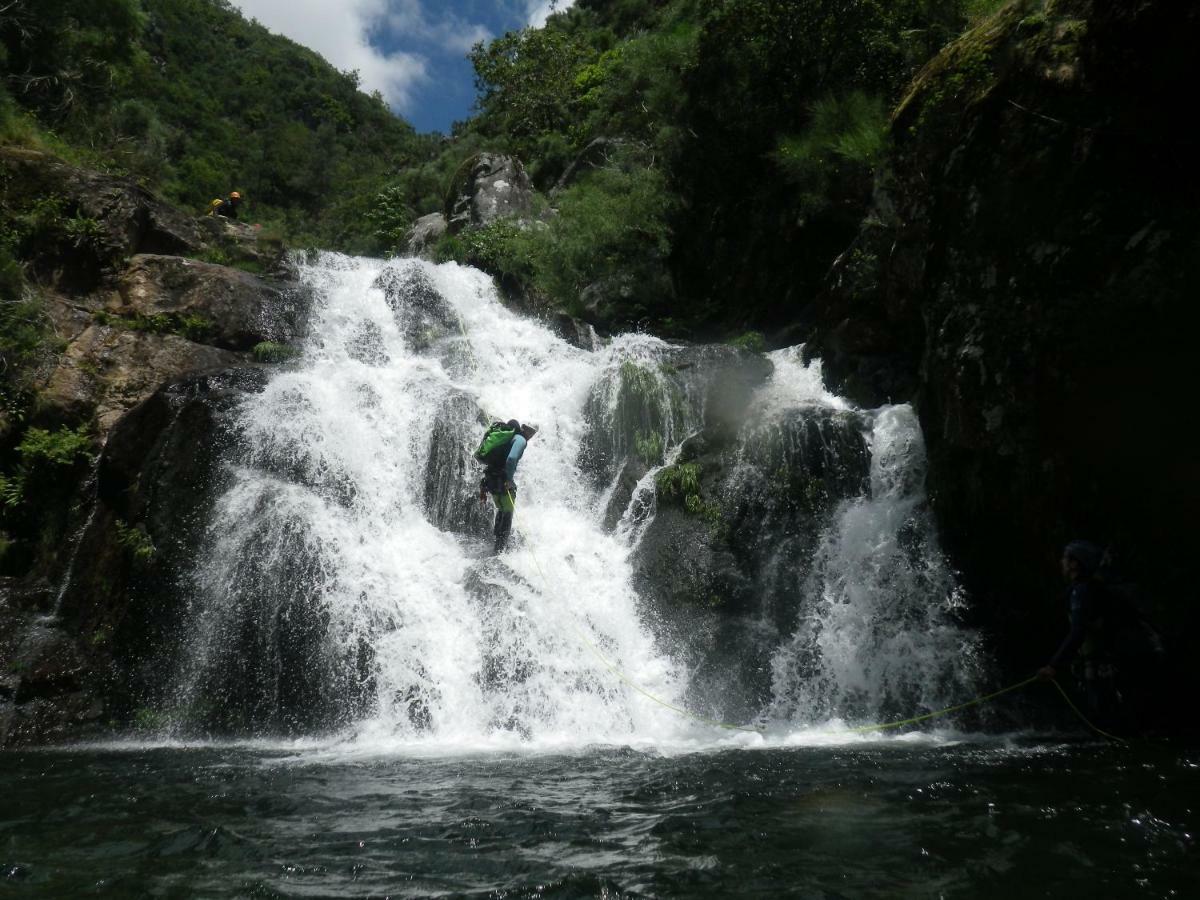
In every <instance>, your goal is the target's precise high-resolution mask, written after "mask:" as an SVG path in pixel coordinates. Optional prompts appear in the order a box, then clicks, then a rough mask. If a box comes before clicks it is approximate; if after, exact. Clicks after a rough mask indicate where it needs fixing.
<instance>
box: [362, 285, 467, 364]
mask: <svg viewBox="0 0 1200 900" xmlns="http://www.w3.org/2000/svg"><path fill="white" fill-rule="evenodd" d="M374 286H375V287H377V288H379V289H380V290H382V291H383V293H384V298H385V299H386V300H387V304H388V306H389V307H391V310H392V312H393V313H394V314H395V317H396V320H397V322H398V323H399V324H400V327H401V328H402V329H403V332H404V340H405V343H407V344H408V346H409V348H410V349H412V350H413V351H415V352H418V353H420V352H421V351H424V350H428V349H429V348H430V347H432V346H433V345H434V344H435V343H437V342H438V341H440V340H442V339H443V338H446V337H450V336H453V335H457V334H461V329H462V326H461V324H460V323H459V321H458V316H457V315H455V313H454V309H453V308H452V307H451V306H450V304H449V303H447V302H446V298H445V297H443V296H442V295H441V294H440V293H438V289H437V288H436V287H435V286H434V284H433V282H432V281H430V280H429V276H428V275H426V274H425V273H424V272H423V271H421V269H419V268H417V267H416V266H411V267H407V268H400V269H398V268H388V269H384V270H383V272H381V273H380V275H379V277H378V278H377V279H375V285H374Z"/></svg>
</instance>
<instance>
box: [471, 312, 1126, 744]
mask: <svg viewBox="0 0 1200 900" xmlns="http://www.w3.org/2000/svg"><path fill="white" fill-rule="evenodd" d="M455 319H456V320H457V321H458V328H459V331H460V332H462V336H463V341H464V342H465V343H466V347H467V354H468V355H469V356H470V357H471V360H472V362H474V363H475V364H476V365H478V361H477V360H476V358H475V351H474V348H473V347H472V346H471V339H470V338H469V337H468V336H467V329H466V325H465V323H464V322H463V320H462V317H461V316H459V315H455ZM505 493H506V494H507V495H508V502H509V503H510V504H512V507H513V511H514V513H515V512H516V506H517V501H516V499H515V498H514V497H513V495H512V492H511V491H507V490H506V491H505ZM528 549H529V558H530V559H532V560H533V564H534V565H535V566H536V567H537V570H538V574H539V575H541V577H542V582H543V584H545V585H546V590H548V591H551V592H553V590H554V589H553V588H552V587H551V586H550V579H548V578H547V577H546V573H545V572H544V571H542V564H541V563H540V562H539V561H538V558H537V554H536V553H534V552H533V546H532V545H528ZM569 624H570V626H571V630H572V631H574V632H575V635H576V636H577V637H578V638H579V639H580V640H581V641H582V642H583V643H584V645H585V646H587V648H588V649H589V650H591V651H592V653H593V654H595V656H596V658H597V659H598V660H600V662H601V663H603V664H604V667H605V668H606V669H608V670H609V671H610V672H612V673H613V674H614V675H616V676H617V678H619V679H620V680H621V681H623V682H624V683H625V684H627V685H629V687H631V688H633V690H635V691H637V692H638V693H639V694H641V695H642V696H643V697H646V698H647V699H649V700H652V701H654V702H655V703H657V704H658V705H659V706H662V707H665V708H666V709H669V710H671V711H672V712H675V713H678V714H679V715H681V716H685V717H686V718H689V719H692V720H694V721H696V722H700V723H702V724H704V725H709V726H711V727H713V728H724V729H726V730H727V731H749V732H752V733H755V734H765V733H766V732H765V729H763V728H759V727H757V726H754V725H734V724H732V723H730V722H722V721H719V720H718V719H710V718H708V717H707V716H701V715H699V714H697V713H694V712H692V711H691V710H689V709H684V708H683V707H682V706H676V705H675V704H674V703H669V702H668V701H666V700H664V699H662V698H661V697H658V696H656V695H655V694H653V693H651V692H650V691H648V690H646V689H645V688H644V687H642V686H641V685H640V684H638V683H637V682H636V681H634V680H633V679H632V678H630V677H629V676H628V675H626V674H625V673H624V672H623V671H622V670H621V669H620V668H619V667H618V666H617V665H616V664H614V663H613V662H611V661H610V660H609V659H608V657H606V656H605V655H604V654H603V653H602V652H601V651H600V648H599V647H597V646H596V645H595V644H594V643H592V641H591V640H590V639H589V638H588V636H587V635H586V634H584V633H583V631H582V630H581V629H580V628H579V627H578V626H577V625H576V624H575V623H574V622H573V621H571V622H570V623H569ZM1037 680H1038V676H1037V675H1031V676H1030V677H1029V678H1026V679H1025V680H1024V681H1019V682H1017V683H1016V684H1010V685H1009V686H1008V687H1006V688H1001V689H1000V690H998V691H993V692H992V693H990V694H984V695H983V696H980V697H976V698H975V699H974V700H969V701H967V702H966V703H959V704H957V705H955V706H947V707H946V708H945V709H939V710H936V711H934V712H930V713H925V714H924V715H920V716H912V717H910V718H907V719H899V720H897V721H895V722H881V723H878V724H875V725H859V726H857V727H855V728H850V729H847V730H848V731H849V733H851V734H862V733H864V732H867V731H885V730H887V729H889V728H903V727H904V726H905V725H915V724H917V723H918V722H927V721H929V720H930V719H936V718H939V717H941V716H946V715H949V714H950V713H955V712H958V711H959V710H963V709H969V708H970V707H972V706H979V705H980V704H983V703H987V702H988V701H990V700H995V699H996V698H997V697H1002V696H1003V695H1005V694H1009V693H1011V692H1013V691H1016V690H1020V689H1021V688H1023V687H1026V686H1028V685H1030V684H1032V683H1033V682H1035V681H1037ZM1049 680H1050V682H1051V683H1052V684H1053V685H1054V686H1055V688H1057V689H1058V692H1059V694H1061V695H1062V698H1063V700H1065V701H1066V702H1067V706H1069V707H1070V708H1071V711H1072V712H1073V713H1075V715H1076V717H1077V718H1078V719H1079V721H1081V722H1083V724H1084V725H1086V726H1087V727H1088V728H1090V729H1091V730H1092V731H1094V732H1096V733H1097V734H1100V735H1103V736H1104V737H1106V738H1108V739H1109V740H1113V741H1118V742H1120V743H1126V741H1125V739H1124V738H1120V737H1117V736H1116V735H1115V734H1109V733H1108V732H1107V731H1103V730H1102V729H1100V728H1097V727H1096V726H1095V725H1093V724H1092V723H1091V722H1090V721H1089V720H1088V718H1087V716H1085V715H1084V714H1083V712H1082V711H1080V709H1079V707H1077V706H1076V705H1075V703H1074V702H1073V701H1072V700H1071V698H1070V697H1069V696H1068V695H1067V692H1066V691H1065V690H1063V687H1062V685H1061V684H1059V683H1058V681H1056V680H1055V679H1053V678H1051V679H1049ZM844 733H845V732H834V731H831V732H818V734H819V735H831V736H833V735H837V734H844Z"/></svg>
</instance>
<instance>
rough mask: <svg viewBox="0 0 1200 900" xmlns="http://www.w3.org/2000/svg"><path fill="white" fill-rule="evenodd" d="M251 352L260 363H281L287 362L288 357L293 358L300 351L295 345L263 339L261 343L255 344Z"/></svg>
mask: <svg viewBox="0 0 1200 900" xmlns="http://www.w3.org/2000/svg"><path fill="white" fill-rule="evenodd" d="M251 353H253V354H254V358H255V359H256V360H257V361H258V362H260V363H281V362H287V361H288V360H289V359H295V357H296V356H298V355H299V353H300V351H299V350H297V349H296V348H295V347H289V346H288V345H287V344H276V343H273V342H271V341H263V342H262V343H261V344H255V345H254V349H253V350H251Z"/></svg>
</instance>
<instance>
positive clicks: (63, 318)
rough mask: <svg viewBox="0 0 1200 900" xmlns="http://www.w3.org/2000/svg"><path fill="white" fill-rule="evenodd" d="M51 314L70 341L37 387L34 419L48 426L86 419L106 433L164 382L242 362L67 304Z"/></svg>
mask: <svg viewBox="0 0 1200 900" xmlns="http://www.w3.org/2000/svg"><path fill="white" fill-rule="evenodd" d="M51 313H52V315H53V317H54V320H55V324H56V326H58V327H59V328H60V334H63V335H64V336H65V337H67V338H68V340H69V343H68V344H67V347H66V349H65V350H64V351H63V354H62V356H61V357H60V358H59V360H58V363H57V365H56V366H55V367H54V368H53V369H52V370H51V371H50V372H49V374H48V375H47V376H46V378H45V379H44V380H43V381H41V382H39V384H38V388H39V401H40V402H39V413H38V416H39V420H41V421H44V422H46V423H47V424H57V423H64V422H65V423H73V422H84V421H89V420H91V421H94V422H95V423H96V425H97V428H98V430H99V431H100V433H101V434H105V433H107V432H108V430H109V429H110V428H111V427H112V426H113V425H114V424H115V423H116V422H117V420H119V419H120V418H121V416H123V415H124V414H125V413H126V412H128V411H129V410H131V409H132V408H133V407H135V406H137V404H139V403H141V402H142V401H143V400H145V399H146V398H147V397H149V396H150V395H151V394H152V393H154V391H155V390H157V389H158V388H159V386H160V385H162V384H163V383H165V382H168V381H171V380H173V379H176V378H180V377H182V376H184V375H186V374H188V373H192V372H197V371H204V370H208V369H220V368H228V367H230V366H236V365H240V364H243V363H244V362H245V359H244V357H241V356H239V355H237V354H235V353H232V352H230V351H228V350H222V349H219V348H217V347H211V346H208V345H206V344H199V343H196V342H195V341H190V340H188V339H186V338H184V337H183V336H181V335H176V334H154V333H150V332H143V331H133V330H130V329H129V328H126V327H122V326H121V325H117V324H112V325H105V324H100V323H99V322H97V321H95V320H94V319H93V317H92V316H91V315H89V314H88V313H87V312H86V311H83V310H80V309H77V308H75V307H73V306H70V305H66V304H63V305H59V306H56V307H54V308H52V309H51Z"/></svg>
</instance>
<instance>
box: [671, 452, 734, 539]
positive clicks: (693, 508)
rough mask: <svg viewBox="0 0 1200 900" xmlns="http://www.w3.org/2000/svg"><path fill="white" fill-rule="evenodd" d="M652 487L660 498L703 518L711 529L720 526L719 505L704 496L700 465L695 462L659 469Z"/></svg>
mask: <svg viewBox="0 0 1200 900" xmlns="http://www.w3.org/2000/svg"><path fill="white" fill-rule="evenodd" d="M654 489H655V493H656V495H657V496H658V498H659V499H660V500H665V501H668V502H672V503H677V504H680V505H682V506H683V508H684V509H685V510H686V511H687V512H688V514H689V515H693V516H697V517H698V518H700V519H703V520H704V521H705V522H706V523H707V524H708V525H709V526H710V527H712V528H713V529H719V528H720V527H721V525H722V520H721V506H720V504H718V503H717V502H716V501H715V500H712V499H710V498H707V497H705V496H704V494H703V491H702V490H701V488H700V466H699V465H697V464H696V463H680V464H678V465H674V466H665V467H664V468H662V469H660V470H659V472H658V474H657V475H655V476H654Z"/></svg>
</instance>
